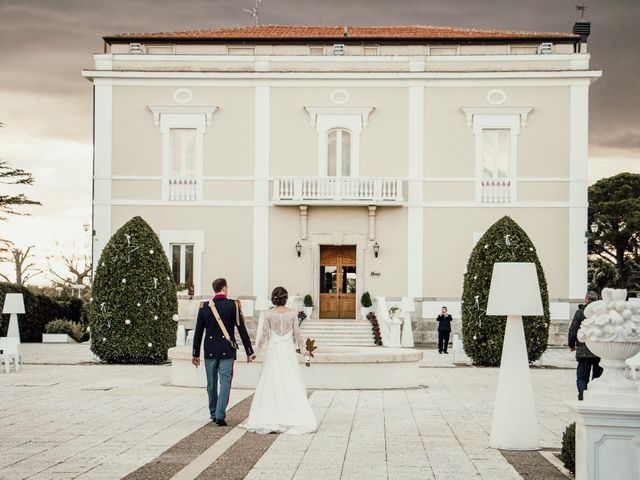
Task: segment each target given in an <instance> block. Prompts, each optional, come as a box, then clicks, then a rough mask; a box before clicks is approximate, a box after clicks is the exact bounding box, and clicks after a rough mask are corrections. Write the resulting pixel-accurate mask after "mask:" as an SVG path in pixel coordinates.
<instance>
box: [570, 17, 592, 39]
mask: <svg viewBox="0 0 640 480" xmlns="http://www.w3.org/2000/svg"><path fill="white" fill-rule="evenodd" d="M573 33H575V34H576V35H580V41H581V42H583V43H587V37H588V36H589V34H590V33H591V22H590V21H589V20H585V19H583V18H581V19H580V20H578V21H577V22H576V23H574V24H573Z"/></svg>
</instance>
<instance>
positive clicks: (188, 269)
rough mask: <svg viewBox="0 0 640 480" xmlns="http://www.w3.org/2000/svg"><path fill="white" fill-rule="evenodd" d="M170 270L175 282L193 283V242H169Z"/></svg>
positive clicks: (188, 284)
mask: <svg viewBox="0 0 640 480" xmlns="http://www.w3.org/2000/svg"><path fill="white" fill-rule="evenodd" d="M171 270H172V272H173V281H174V282H176V284H184V285H186V286H187V287H189V286H191V285H193V243H172V244H171Z"/></svg>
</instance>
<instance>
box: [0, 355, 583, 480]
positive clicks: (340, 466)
mask: <svg viewBox="0 0 640 480" xmlns="http://www.w3.org/2000/svg"><path fill="white" fill-rule="evenodd" d="M24 347H25V349H24V350H25V361H26V363H27V364H26V365H25V367H24V370H23V371H22V372H20V373H18V374H9V375H6V374H3V375H1V376H0V478H1V479H11V480H14V479H23V478H30V479H67V478H79V479H98V478H100V479H107V478H113V479H117V478H121V477H123V476H125V475H126V474H128V473H130V472H133V471H134V470H136V469H137V468H139V467H141V466H143V465H145V464H147V463H148V462H151V461H152V460H153V459H155V458H156V457H158V456H159V455H160V454H161V453H162V452H164V451H165V450H167V449H168V448H169V447H171V446H172V445H174V444H176V443H177V442H178V441H180V440H181V439H182V438H184V437H187V436H189V435H190V434H192V433H193V432H194V431H196V430H198V429H199V428H200V427H202V426H203V425H205V424H206V423H207V420H208V412H207V408H206V393H205V391H204V390H203V389H189V388H179V387H173V386H170V385H168V379H169V373H170V372H169V367H168V366H106V365H99V364H91V363H87V362H91V361H92V356H91V354H90V352H89V351H88V349H87V347H86V346H85V345H63V346H52V345H25V346H24ZM451 357H452V356H451V355H449V356H444V355H437V353H436V354H434V353H433V352H432V351H426V355H425V361H424V362H423V368H421V369H420V372H421V375H422V377H423V382H422V383H423V384H424V385H425V386H426V387H425V388H419V389H414V390H388V391H325V390H318V391H315V392H313V393H312V394H311V403H312V405H313V408H314V410H315V412H316V416H317V418H318V421H319V429H318V431H317V432H316V433H315V434H313V435H306V436H301V437H300V436H295V437H294V436H286V435H280V436H277V437H276V436H272V438H273V439H275V441H274V442H273V443H272V444H271V445H270V447H269V448H268V449H267V450H266V453H264V455H262V454H260V455H262V457H261V458H258V459H256V460H257V463H255V466H254V465H253V464H252V465H250V466H249V468H250V471H249V473H248V475H247V476H246V478H248V479H260V478H262V479H274V480H275V479H288V478H295V479H299V478H308V477H311V478H314V479H338V478H341V479H352V478H353V479H355V478H358V479H362V478H367V479H378V478H380V479H413V478H416V479H417V478H420V479H430V478H433V479H471V478H478V479H480V478H482V479H491V480H501V479H518V478H522V477H521V476H520V475H519V474H518V473H517V472H516V470H515V469H514V467H512V466H511V465H510V464H509V463H508V462H507V460H506V459H505V458H504V456H503V455H502V454H501V453H500V452H499V451H497V450H493V449H490V448H489V447H488V444H489V431H490V424H491V414H492V405H493V400H494V395H495V387H496V382H497V374H498V370H497V369H490V368H473V367H468V366H457V367H456V366H454V365H453V364H452V363H450V360H449V359H450V358H451ZM34 362H37V363H34ZM62 363H67V364H66V365H64V364H62ZM542 364H543V365H545V366H548V367H549V368H536V369H533V370H532V371H531V372H532V376H533V381H534V389H535V393H536V402H537V412H538V422H539V426H540V436H541V440H542V446H543V448H545V449H554V450H558V449H559V448H560V444H561V435H562V432H563V431H564V428H565V427H566V426H567V425H568V424H569V423H570V422H571V421H573V416H572V413H571V412H570V411H569V409H568V408H567V407H566V406H565V404H564V402H565V400H568V399H572V398H574V396H575V372H574V370H573V369H572V367H573V365H574V363H573V360H572V358H571V353H570V352H569V351H568V349H567V350H564V349H562V350H560V349H553V350H549V352H548V353H547V354H545V356H544V357H543V361H542ZM554 366H555V367H554ZM312 368H313V367H312ZM252 393H253V392H251V391H247V390H245V391H241V390H234V392H233V397H232V402H231V403H232V405H235V404H236V403H237V402H239V401H240V400H243V399H245V398H247V397H248V396H250V395H251V394H252ZM232 405H231V406H232ZM211 428H218V427H211ZM230 430H231V431H230V432H229V434H228V435H231V436H233V435H236V436H238V435H242V433H243V432H238V429H230ZM224 438H225V437H223V439H224ZM221 441H222V439H221ZM218 443H220V442H218ZM229 451H230V452H231V453H232V454H234V455H239V457H238V462H239V463H242V462H243V459H242V452H241V451H240V452H239V451H238V450H235V451H234V450H233V449H230V450H229ZM205 473H206V472H205ZM196 476H197V474H195V475H194V476H192V477H190V478H196ZM198 478H209V477H206V476H201V477H198ZM211 478H212V477H211Z"/></svg>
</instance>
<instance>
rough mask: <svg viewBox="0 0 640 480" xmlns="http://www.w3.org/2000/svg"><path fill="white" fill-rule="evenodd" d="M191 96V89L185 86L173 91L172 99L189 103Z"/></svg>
mask: <svg viewBox="0 0 640 480" xmlns="http://www.w3.org/2000/svg"><path fill="white" fill-rule="evenodd" d="M192 98H193V94H192V93H191V90H189V89H186V88H179V89H178V90H176V91H175V92H173V99H174V100H175V101H176V102H178V103H189V102H190V101H191V99H192Z"/></svg>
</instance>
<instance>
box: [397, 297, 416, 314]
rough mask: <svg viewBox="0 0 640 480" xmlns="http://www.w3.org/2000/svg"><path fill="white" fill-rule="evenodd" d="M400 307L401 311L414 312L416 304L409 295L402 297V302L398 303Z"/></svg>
mask: <svg viewBox="0 0 640 480" xmlns="http://www.w3.org/2000/svg"><path fill="white" fill-rule="evenodd" d="M400 308H402V311H403V312H410V313H411V312H415V311H416V305H415V303H414V302H413V298H410V297H402V302H401V303H400Z"/></svg>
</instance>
